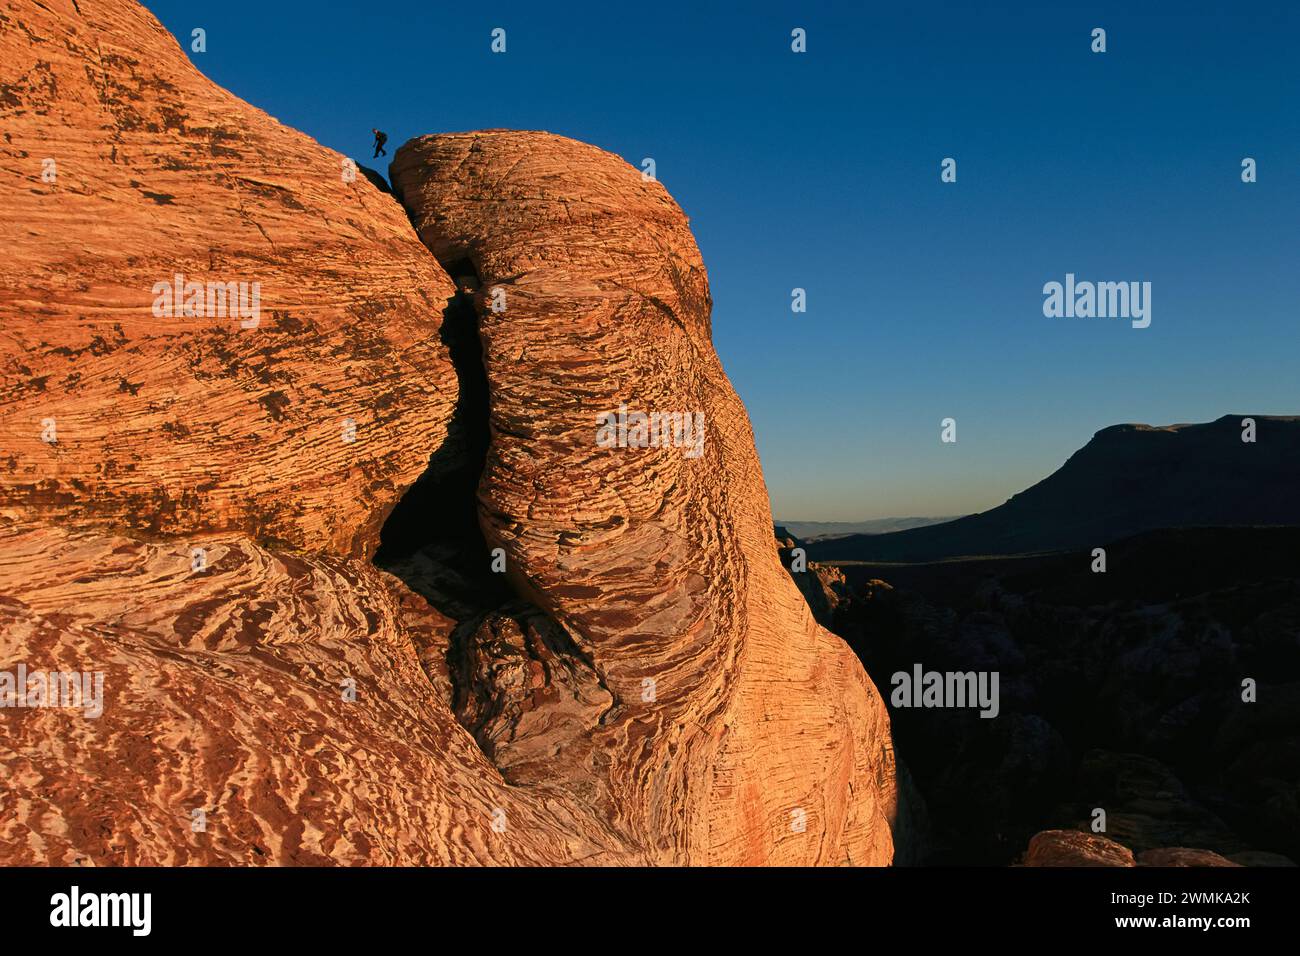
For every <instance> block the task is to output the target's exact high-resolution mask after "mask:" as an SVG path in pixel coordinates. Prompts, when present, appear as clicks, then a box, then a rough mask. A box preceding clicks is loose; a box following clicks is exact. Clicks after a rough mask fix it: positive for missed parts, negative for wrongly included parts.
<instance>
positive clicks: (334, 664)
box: [0, 0, 898, 864]
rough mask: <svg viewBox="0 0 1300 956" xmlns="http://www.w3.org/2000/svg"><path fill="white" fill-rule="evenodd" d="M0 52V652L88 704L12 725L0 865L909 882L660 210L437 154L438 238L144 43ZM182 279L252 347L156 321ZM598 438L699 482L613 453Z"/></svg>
mask: <svg viewBox="0 0 1300 956" xmlns="http://www.w3.org/2000/svg"><path fill="white" fill-rule="evenodd" d="M0 26H2V27H3V29H2V30H0V63H2V64H3V66H2V67H0V70H3V73H0V83H2V86H0V112H2V114H3V117H4V120H5V122H4V127H3V128H4V137H3V142H2V143H0V169H3V171H4V179H3V180H0V210H3V211H2V212H0V239H3V240H4V243H5V247H6V250H7V252H8V253H9V255H8V257H7V258H6V260H5V262H4V264H3V266H0V437H2V438H3V440H4V443H5V449H6V452H5V455H4V458H3V459H2V460H0V618H2V619H3V622H2V623H3V626H2V627H0V656H2V657H3V659H4V660H5V661H6V662H23V663H24V665H25V667H26V668H28V669H30V670H35V669H45V670H50V671H69V672H71V671H78V672H95V671H98V672H101V673H102V674H103V676H104V684H103V687H104V693H103V712H102V715H99V716H97V717H89V716H87V715H86V714H85V713H82V712H79V711H78V710H76V709H73V708H62V707H41V706H35V707H6V708H2V709H0V722H2V724H0V728H2V732H0V765H2V766H3V767H4V768H5V770H6V776H5V779H4V781H3V782H4V793H3V794H2V795H0V810H3V811H4V812H3V814H0V863H26V864H41V863H93V864H105V863H129V864H148V863H164V864H168V863H241V864H247V863H279V864H291V863H296V864H315V863H394V864H429V863H452V864H461V863H500V864H511V863H533V864H538V863H541V864H546V863H690V864H702V863H742V864H751V863H753V864H766V863H790V864H839V863H858V864H885V863H888V862H889V861H890V859H891V854H892V845H893V842H892V837H891V832H890V824H891V822H892V821H894V820H895V819H896V818H897V814H898V807H897V797H896V781H895V777H894V766H893V755H892V746H891V742H890V736H889V727H888V721H887V718H886V715H885V711H884V707H883V705H882V702H881V700H880V697H879V695H878V694H877V693H876V691H875V688H874V687H873V686H872V684H871V682H870V681H869V680H868V679H867V677H866V675H865V673H864V672H863V670H862V668H861V666H860V665H859V664H858V662H857V660H856V658H855V657H854V656H853V655H852V653H851V652H850V651H849V650H848V649H847V647H846V646H845V645H844V644H843V643H842V642H841V641H839V640H838V639H837V638H836V637H834V636H833V635H831V634H830V633H828V632H827V631H825V630H824V629H822V628H821V627H819V626H818V625H817V624H816V623H815V622H814V621H813V619H812V617H811V615H810V613H809V611H808V608H807V606H806V604H805V603H804V602H803V601H802V599H801V598H800V596H799V593H798V591H797V590H796V588H795V587H794V585H793V584H792V583H791V582H790V580H789V578H788V576H787V575H786V574H785V572H784V570H783V569H782V567H781V565H780V564H779V563H778V561H777V556H776V554H775V553H774V549H773V548H772V539H771V516H770V513H769V511H768V506H767V497H766V493H765V490H764V487H763V483H762V478H761V472H760V469H759V465H758V461H757V457H756V455H755V451H754V445H753V439H752V435H751V433H750V428H749V424H748V421H747V419H746V416H745V414H744V410H743V408H742V406H741V404H740V402H739V400H738V398H737V397H736V395H735V394H734V392H733V391H732V390H731V388H730V386H729V384H728V383H727V380H726V377H725V375H724V374H723V372H722V369H721V367H720V365H719V363H718V359H717V357H716V355H715V354H714V352H713V348H712V345H711V343H710V330H709V308H710V300H709V293H708V287H707V283H706V280H705V274H704V268H703V264H702V262H701V261H700V257H699V253H698V250H697V249H696V247H695V244H694V241H693V240H692V238H691V236H690V232H689V230H688V228H687V225H686V219H685V217H684V216H683V215H682V213H681V211H680V210H679V209H678V208H677V206H676V205H675V204H674V203H673V202H672V200H671V199H670V198H669V197H668V195H667V193H666V192H665V191H664V190H663V189H662V187H660V186H659V185H658V184H657V183H653V182H649V183H646V182H642V181H641V177H640V173H639V172H637V171H636V170H634V169H632V168H631V167H629V166H628V165H627V164H626V163H623V162H622V161H621V160H619V159H618V158H616V157H614V156H612V155H610V154H607V153H604V152H602V151H600V150H598V149H595V148H594V147H590V146H584V145H582V144H578V143H574V142H572V141H569V140H564V139H561V138H559V137H554V136H549V135H546V134H538V133H505V132H492V133H483V134H460V135H449V136H436V137H426V138H424V139H421V140H418V141H416V142H414V143H412V144H409V145H408V146H407V147H405V148H404V149H403V150H402V151H401V152H400V153H399V154H398V156H397V158H396V161H395V164H394V169H393V172H394V185H395V187H396V192H397V193H398V194H399V195H400V196H401V197H402V199H403V201H404V202H405V204H406V206H407V209H408V210H409V212H410V214H411V216H412V217H413V219H414V221H415V223H416V225H417V226H418V230H419V238H418V239H417V237H416V235H415V231H414V230H412V228H411V222H410V221H408V218H407V214H406V213H405V212H403V210H402V208H401V207H400V206H399V205H398V204H397V202H396V201H395V200H394V199H393V198H392V197H390V196H388V195H385V194H384V193H382V192H381V191H380V190H378V189H377V188H376V187H375V186H374V185H372V183H371V181H370V180H369V179H368V177H367V176H366V175H364V174H362V173H358V174H357V175H355V176H353V177H349V176H348V175H347V174H348V172H349V167H348V165H347V164H346V162H345V160H344V158H343V157H341V156H339V155H337V154H334V153H332V152H331V151H329V150H326V149H324V148H322V147H320V146H318V145H317V144H315V143H313V142H312V141H311V140H310V139H308V138H307V137H305V136H303V135H302V134H299V133H296V132H294V131H293V130H289V129H286V128H285V127H283V126H281V125H279V124H278V123H276V122H275V121H274V120H273V119H271V118H270V117H268V116H266V115H265V114H263V113H260V112H259V111H257V110H256V109H254V108H252V107H250V106H248V105H247V104H244V103H243V102H241V101H239V100H238V99H236V98H235V97H233V96H231V95H230V94H229V93H226V92H225V91H223V90H221V89H219V88H217V87H216V86H214V85H213V84H211V83H210V82H208V81H207V80H206V79H204V78H203V77H202V76H201V75H200V74H199V73H198V72H197V71H196V70H195V69H194V68H193V67H192V66H191V65H190V64H189V63H188V62H187V61H186V59H185V57H184V56H183V55H182V53H181V52H180V50H179V49H178V48H177V45H176V43H175V41H174V40H173V39H172V38H171V37H170V36H169V35H168V34H167V33H166V31H164V30H163V28H162V27H161V26H160V25H159V24H158V23H157V22H156V21H155V20H154V19H153V18H152V17H151V16H150V15H149V14H148V13H146V12H145V11H143V10H142V9H140V8H139V7H137V6H135V5H133V4H130V3H127V2H114V0H75V2H74V0H49V2H48V3H41V4H37V3H28V2H19V3H12V2H11V3H9V4H8V5H7V6H6V8H5V9H4V11H3V13H0ZM46 159H52V160H54V165H53V167H51V166H49V165H48V164H46V163H44V160H46ZM49 169H53V170H55V176H54V178H53V179H42V173H43V172H45V171H46V170H49ZM421 239H422V240H423V242H424V245H423V246H422V245H421V244H420V240H421ZM425 246H427V247H428V248H427V249H426V248H425ZM430 250H431V251H432V253H433V254H432V255H431V254H430ZM435 257H436V258H435ZM439 261H440V262H441V265H440V264H439ZM176 274H182V275H183V276H184V278H185V279H186V280H190V281H197V282H202V283H204V284H205V287H204V292H205V294H206V292H207V289H206V283H208V282H212V283H218V282H220V283H226V282H234V283H238V282H247V283H250V284H251V283H253V282H257V283H260V316H258V317H257V319H256V321H250V317H248V316H240V315H235V316H231V315H229V314H228V311H227V314H224V315H206V314H205V315H186V314H185V313H184V310H183V309H181V311H180V312H170V313H169V312H168V311H167V310H166V309H163V310H162V314H161V315H159V314H157V313H156V312H155V308H154V306H155V305H156V304H157V301H156V300H157V297H158V292H157V291H156V290H155V284H156V283H160V282H161V283H163V284H164V285H165V284H167V283H168V282H169V281H170V280H172V278H173V277H174V276H175V275H176ZM453 279H456V280H457V283H458V285H459V288H460V289H461V291H460V292H456V291H455V289H456V286H455V285H453V281H452V280H453ZM498 289H502V290H504V308H503V309H502V310H500V311H494V310H493V304H494V303H495V302H499V301H501V300H500V298H499V297H495V296H494V290H498ZM187 295H188V293H187ZM204 304H205V305H206V304H209V303H208V302H207V301H206V299H205V300H204ZM471 304H472V306H473V308H472V309H471V307H470V306H471ZM480 336H481V342H482V346H481V358H480V356H479V340H480ZM484 375H486V377H485V378H484ZM620 403H626V404H627V405H628V406H629V408H632V409H635V410H640V411H647V412H650V411H660V412H691V413H698V414H701V415H703V416H704V423H705V424H704V431H703V432H702V435H703V444H702V446H701V449H700V454H699V455H698V457H694V456H692V455H689V454H687V452H688V451H689V450H690V449H689V448H687V449H683V448H681V447H656V448H640V447H612V448H611V447H601V446H600V445H599V444H598V443H597V441H596V425H597V422H596V416H597V415H599V414H600V413H602V412H607V411H617V410H618V408H619V405H620ZM679 434H680V435H681V436H683V437H684V436H685V432H680V433H679ZM480 471H481V473H482V474H481V480H480V474H479V472H480ZM476 488H477V493H476ZM493 548H501V549H503V556H504V560H505V567H506V574H505V575H497V574H495V573H494V572H493V571H492V569H491V567H490V566H489V561H492V562H495V561H497V560H498V558H497V556H495V555H492V554H491V549H493ZM376 551H379V552H381V554H380V556H379V560H378V563H379V564H380V566H381V567H382V568H383V569H386V570H381V569H379V568H376V567H375V566H374V565H372V564H371V562H370V560H369V558H370V557H371V556H372V555H374V554H375V553H376ZM386 571H389V572H392V573H386ZM507 582H508V583H507ZM38 703H39V701H38ZM198 811H202V812H201V813H200V812H198ZM200 822H201V823H202V825H201V826H200V825H199V823H200Z"/></svg>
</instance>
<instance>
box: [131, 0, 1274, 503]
mask: <svg viewBox="0 0 1300 956" xmlns="http://www.w3.org/2000/svg"><path fill="white" fill-rule="evenodd" d="M146 6H148V7H149V8H150V9H151V10H152V11H153V12H154V13H155V14H156V15H158V17H159V18H160V19H161V20H162V21H163V23H164V24H165V25H166V26H167V27H168V28H169V29H170V30H172V32H173V33H175V34H177V35H178V36H180V37H184V38H185V39H186V41H187V42H186V43H184V44H183V46H184V48H185V49H186V50H187V51H188V49H189V44H188V37H189V35H190V30H191V29H193V28H194V27H203V28H204V29H205V30H206V31H207V51H206V52H205V53H191V54H190V56H191V59H193V60H194V61H195V63H196V64H197V65H198V66H199V67H200V68H201V69H202V70H203V72H204V73H205V74H207V75H208V76H209V77H211V78H212V79H213V80H215V81H217V82H218V83H220V84H222V85H223V86H225V87H227V88H228V89H230V90H232V91H233V92H235V93H236V94H238V95H239V96H241V97H243V98H244V99H246V100H248V101H249V102H251V103H253V104H254V105H256V106H258V107H260V108H262V109H264V110H266V111H267V112H269V113H270V114H272V115H273V116H275V117H277V118H278V119H280V120H281V121H282V122H284V123H287V124H288V125H291V126H294V127H296V128H298V129H301V130H303V131H305V132H307V133H309V134H310V135H312V136H313V137H315V138H316V139H318V140H319V141H320V142H322V143H324V144H325V145H327V146H330V147H332V148H334V149H337V150H339V151H341V152H344V153H348V154H350V155H353V156H355V157H357V158H358V160H360V161H362V162H368V157H369V156H370V150H369V141H370V132H369V131H370V128H371V127H373V126H378V127H379V128H380V129H383V130H385V131H386V132H387V133H388V134H389V152H390V154H391V153H392V152H393V151H394V148H395V147H396V146H399V145H400V144H401V143H403V142H405V141H406V140H407V139H409V138H411V137H413V136H417V135H420V134H423V133H432V132H445V131H455V130H471V129H483V128H490V127H507V128H519V129H546V130H550V131H552V132H556V133H560V134H563V135H566V136H572V137H574V138H577V139H582V140H585V141H587V142H590V143H594V144H596V145H598V146H601V147H603V148H605V149H608V150H611V151H613V152H616V153H619V154H620V155H622V156H624V157H625V158H627V159H628V160H629V161H630V162H632V163H634V164H636V165H639V164H640V162H641V160H642V158H644V157H647V156H648V157H653V158H654V159H655V162H656V166H657V173H658V177H659V179H660V181H661V182H663V184H664V185H665V186H666V187H667V188H668V190H669V191H670V192H671V193H672V194H673V196H674V197H675V198H676V199H677V201H678V202H679V203H680V204H681V206H682V208H683V209H684V210H685V211H686V213H687V215H688V216H690V218H691V224H692V228H693V229H694V232H695V236H696V239H697V241H698V242H699V245H700V249H701V251H702V253H703V255H704V261H705V264H706V265H707V267H708V270H709V277H710V283H711V287H712V291H713V298H714V313H713V329H714V342H715V345H716V347H717V350H718V353H719V355H720V356H721V357H722V361H723V363H724V365H725V367H726V369H727V372H728V374H729V376H730V377H731V380H732V382H733V383H734V385H735V387H736V389H737V390H738V392H739V393H740V395H741V397H742V398H743V399H744V401H745V404H746V406H747V408H748V410H749V414H750V418H751V419H752V421H753V425H754V432H755V436H756V438H757V440H758V446H759V453H760V455H761V457H762V461H763V468H764V473H765V476H766V478H767V483H768V488H769V491H770V493H771V497H772V503H773V508H774V511H775V513H776V514H777V516H778V517H781V518H785V519H791V520H795V519H798V520H827V521H834V520H845V521H848V520H857V519H864V518H873V517H884V516H893V515H939V514H944V515H947V514H961V513H966V512H970V511H979V510H984V509H987V508H989V507H992V506H995V505H997V504H999V503H1001V502H1002V501H1003V500H1005V499H1006V498H1007V497H1008V496H1009V495H1011V494H1013V493H1015V492H1016V491H1019V490H1021V489H1022V488H1024V487H1026V486H1028V485H1030V484H1032V483H1033V482H1034V481H1037V480H1038V479H1039V478H1041V477H1043V476H1045V475H1046V474H1048V473H1049V472H1051V471H1052V470H1054V469H1055V468H1057V467H1058V466H1059V465H1060V464H1061V463H1062V462H1063V461H1064V460H1065V459H1066V458H1067V457H1068V456H1069V455H1070V453H1072V452H1073V451H1074V450H1075V449H1077V448H1078V447H1080V446H1081V445H1083V444H1084V443H1085V442H1087V440H1088V439H1089V438H1090V437H1091V435H1092V434H1093V432H1095V431H1096V430H1097V429H1099V428H1103V427H1105V426H1107V425H1111V424H1115V423H1119V422H1129V421H1140V422H1148V423H1151V424H1170V423H1173V422H1184V421H1204V420H1209V419H1213V418H1217V417H1219V416H1220V415H1223V414H1227V413H1234V414H1235V413H1243V414H1245V413H1254V414H1296V413H1300V400H1297V394H1298V392H1300V376H1298V375H1297V370H1298V369H1297V366H1298V364H1300V331H1298V323H1300V314H1298V313H1300V310H1298V309H1297V304H1298V303H1300V261H1298V253H1300V242H1298V241H1297V240H1300V215H1298V214H1300V111H1297V109H1296V104H1297V102H1300V65H1298V62H1297V61H1298V60H1300V51H1298V50H1297V49H1296V48H1295V46H1294V43H1295V37H1296V36H1297V28H1298V27H1300V13H1298V12H1297V9H1298V8H1297V7H1296V6H1295V5H1292V4H1287V3H1282V2H1280V0H1279V2H1276V3H1267V2H1266V3H1257V4H1241V3H1230V2H1224V3H1219V4H1206V3H1195V2H1191V3H1178V4H1173V3H1169V4H1156V3H1131V2H1130V3H1124V4H1095V3H1094V4H1069V5H1064V4H1044V3H1023V4H1001V5H998V6H997V9H995V10H989V9H971V8H972V7H976V5H973V4H965V3H953V4H909V5H907V7H906V9H896V6H897V5H890V6H888V7H886V6H884V5H877V4H869V3H865V4H864V3H846V2H826V3H765V2H757V3H753V4H746V5H745V7H746V10H745V12H744V13H738V12H735V11H734V8H739V7H740V6H741V5H740V4H731V3H709V2H704V0H696V2H689V3H676V2H673V3H669V2H659V3H653V4H610V3H608V2H602V3H590V4H588V3H578V4H564V3H553V4H536V3H511V4H499V3H498V4H494V3H490V2H488V3H482V4H438V3H429V2H408V0H386V2H384V3H374V4H350V3H347V2H343V0H336V2H332V3H329V4H320V3H318V2H297V0H287V2H277V3H273V4H268V3H257V4H254V3H245V2H242V0H220V2H208V0H185V2H162V0H151V2H148V3H146ZM978 6H979V7H983V6H985V5H978ZM494 27H502V28H504V29H505V30H506V31H507V33H506V35H507V52H506V53H505V54H504V55H495V54H493V53H491V51H490V48H489V44H490V33H491V31H492V29H493V28H494ZM795 27H802V28H804V29H805V30H806V31H807V36H808V51H807V53H804V54H795V53H793V52H791V50H790V31H791V30H792V29H793V28H795ZM1094 27H1103V28H1105V29H1106V31H1107V52H1105V53H1104V54H1094V53H1092V52H1091V50H1090V45H1091V31H1092V29H1093V28H1094ZM1246 156H1250V157H1253V158H1254V159H1256V161H1257V163H1258V182H1256V183H1253V184H1244V183H1242V181H1241V161H1242V159H1243V157H1246ZM945 157H952V158H954V159H956V160H957V182H956V183H942V182H941V181H940V175H939V174H940V162H941V161H942V160H943V159H944V158H945ZM1067 272H1073V273H1075V274H1076V275H1077V276H1078V277H1079V278H1080V279H1081V280H1082V279H1093V280H1098V281H1126V280H1134V281H1149V282H1151V283H1152V323H1151V327H1150V328H1147V329H1140V330H1139V329H1134V328H1132V327H1131V326H1130V324H1129V323H1128V322H1127V321H1121V320H1109V319H1064V318H1057V319H1049V318H1046V317H1044V315H1043V309H1042V305H1043V294H1042V288H1043V284H1044V283H1046V282H1049V281H1052V280H1056V281H1062V280H1063V279H1064V276H1065V273H1067ZM795 287H802V288H804V289H806V290H807V296H808V311H807V312H806V313H804V314H794V313H792V312H791V310H790V293H791V289H792V288H795ZM946 417H952V418H955V419H956V421H957V438H958V440H957V442H956V443H955V444H942V443H941V442H940V440H939V438H940V421H941V420H942V419H943V418H946Z"/></svg>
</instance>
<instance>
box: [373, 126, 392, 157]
mask: <svg viewBox="0 0 1300 956" xmlns="http://www.w3.org/2000/svg"><path fill="white" fill-rule="evenodd" d="M370 132H372V133H374V134H375V155H374V158H375V159H378V158H379V156H380V154H383V155H384V156H387V155H388V150H386V149H384V144H385V143H386V142H388V134H387V133H381V132H379V130H377V129H372V130H371V131H370Z"/></svg>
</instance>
